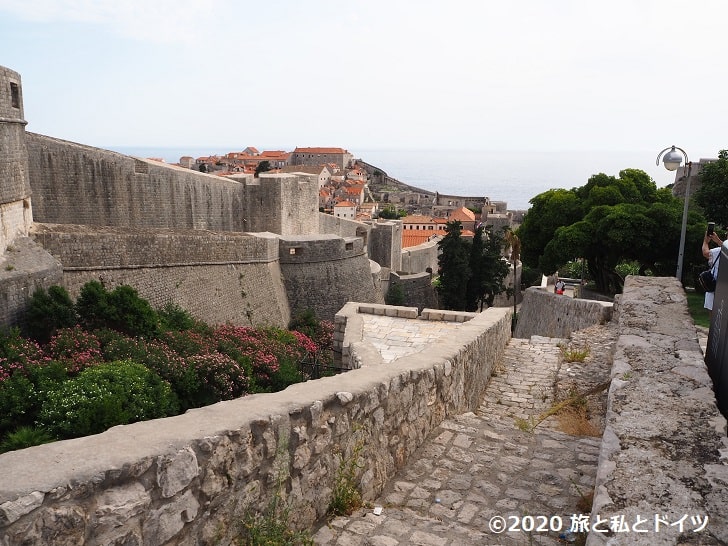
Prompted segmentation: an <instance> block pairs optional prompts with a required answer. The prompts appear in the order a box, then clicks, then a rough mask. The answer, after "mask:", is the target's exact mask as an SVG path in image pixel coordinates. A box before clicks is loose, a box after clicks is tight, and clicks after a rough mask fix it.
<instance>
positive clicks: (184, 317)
mask: <svg viewBox="0 0 728 546" xmlns="http://www.w3.org/2000/svg"><path fill="white" fill-rule="evenodd" d="M157 315H158V316H159V323H160V324H159V325H160V329H161V330H162V331H166V332H168V331H170V330H197V331H205V330H208V329H209V328H208V327H207V325H206V324H205V323H204V322H202V321H200V320H197V319H195V318H194V317H193V316H192V315H191V314H190V312H189V311H187V310H185V309H182V308H181V307H180V306H179V305H177V304H176V303H171V302H170V303H167V304H166V305H165V306H164V307H162V308H161V309H159V310H158V311H157Z"/></svg>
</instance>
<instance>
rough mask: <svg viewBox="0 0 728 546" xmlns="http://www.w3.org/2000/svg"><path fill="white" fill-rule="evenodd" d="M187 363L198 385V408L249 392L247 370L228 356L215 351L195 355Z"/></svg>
mask: <svg viewBox="0 0 728 546" xmlns="http://www.w3.org/2000/svg"><path fill="white" fill-rule="evenodd" d="M187 363H188V366H189V367H190V370H191V371H194V376H195V379H196V383H197V385H198V389H197V392H195V393H193V394H194V395H195V398H197V401H198V402H199V403H198V404H196V405H197V406H201V405H207V404H213V403H215V402H219V401H221V400H232V399H234V398H238V397H239V396H242V395H244V394H246V393H247V392H248V383H249V381H248V377H247V375H246V372H245V368H244V367H243V366H241V365H240V364H238V363H237V362H236V361H235V360H234V359H233V358H231V357H230V356H228V355H226V354H223V353H219V352H217V351H215V352H212V353H206V354H201V355H194V356H191V357H189V358H188V359H187Z"/></svg>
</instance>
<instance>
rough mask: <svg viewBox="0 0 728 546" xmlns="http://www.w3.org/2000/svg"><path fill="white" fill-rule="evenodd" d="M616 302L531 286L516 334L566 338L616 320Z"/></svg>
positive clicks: (520, 313) (526, 294) (526, 337)
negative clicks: (614, 318)
mask: <svg viewBox="0 0 728 546" xmlns="http://www.w3.org/2000/svg"><path fill="white" fill-rule="evenodd" d="M612 307H613V305H612V303H611V302H610V303H607V302H601V301H593V300H582V299H578V298H570V297H568V296H563V295H560V294H554V293H553V292H552V291H550V290H544V289H542V288H538V287H531V288H529V289H528V290H526V292H525V293H524V295H523V303H522V304H521V311H520V312H519V313H518V323H517V325H516V331H515V332H514V334H513V337H517V338H523V339H528V338H529V337H531V336H532V335H540V336H545V337H560V338H566V337H569V335H571V332H574V331H576V330H581V329H583V328H587V327H589V326H594V325H595V324H606V323H607V322H609V321H610V320H611V319H612Z"/></svg>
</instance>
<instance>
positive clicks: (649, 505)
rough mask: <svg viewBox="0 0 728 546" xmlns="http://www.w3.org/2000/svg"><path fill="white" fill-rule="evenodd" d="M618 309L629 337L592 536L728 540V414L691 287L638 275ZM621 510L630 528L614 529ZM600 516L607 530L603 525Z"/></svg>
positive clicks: (616, 373) (623, 336)
mask: <svg viewBox="0 0 728 546" xmlns="http://www.w3.org/2000/svg"><path fill="white" fill-rule="evenodd" d="M615 319H616V320H617V321H618V328H619V338H618V340H617V345H616V351H615V355H614V364H613V368H612V382H611V387H610V389H609V394H608V408H607V416H606V428H605V431H604V436H603V439H602V447H601V453H600V457H599V468H598V472H597V482H596V493H595V497H594V503H593V508H592V516H591V524H592V530H591V532H590V533H589V536H588V539H587V543H586V544H587V546H598V545H600V544H610V545H620V544H629V545H650V546H652V545H654V544H665V545H672V544H726V543H728V515H727V514H726V506H728V438H726V420H725V418H724V417H723V416H722V415H721V414H720V412H719V411H718V408H717V406H716V403H715V395H714V393H713V387H712V383H711V380H710V377H709V376H708V371H707V368H706V366H705V363H704V362H703V356H702V353H701V350H700V346H699V343H698V339H697V335H696V331H695V326H694V324H693V322H692V320H691V318H690V315H689V314H688V308H687V299H686V297H685V292H684V291H683V289H682V286H681V285H680V283H679V281H677V280H676V279H674V278H671V277H670V278H666V277H662V278H655V277H634V276H629V277H627V280H626V282H625V285H624V293H623V294H622V295H621V296H620V297H619V299H618V301H617V303H616V306H615ZM620 518H622V519H623V522H624V524H626V525H627V526H628V528H627V531H626V532H612V531H609V528H610V522H613V521H619V520H620ZM597 521H601V522H602V523H601V525H599V526H598V528H600V529H602V530H607V532H599V531H596V530H595V529H594V524H595V522H597ZM636 524H637V525H638V526H637V525H636ZM633 526H634V527H633ZM634 528H637V529H640V530H644V531H645V532H636V531H635V530H634ZM696 529H699V531H697V532H696ZM623 530H624V529H623Z"/></svg>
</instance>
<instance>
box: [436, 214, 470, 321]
mask: <svg viewBox="0 0 728 546" xmlns="http://www.w3.org/2000/svg"><path fill="white" fill-rule="evenodd" d="M445 232H446V235H445V236H444V237H443V238H442V239H440V241H439V242H438V243H437V246H438V248H439V249H440V255H439V256H438V258H437V263H438V266H439V267H438V277H439V281H440V286H439V287H438V295H439V296H440V306H441V307H443V308H444V309H455V310H464V309H465V308H466V306H467V298H466V294H465V290H466V287H467V285H468V281H469V280H470V276H471V275H472V272H471V270H470V252H469V248H468V245H467V244H466V243H465V241H464V240H463V238H462V237H461V235H462V224H461V223H460V221H458V220H455V221H452V222H448V223H447V224H446V225H445Z"/></svg>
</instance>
